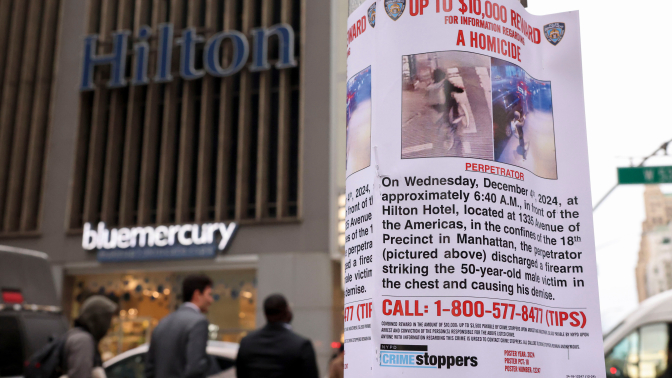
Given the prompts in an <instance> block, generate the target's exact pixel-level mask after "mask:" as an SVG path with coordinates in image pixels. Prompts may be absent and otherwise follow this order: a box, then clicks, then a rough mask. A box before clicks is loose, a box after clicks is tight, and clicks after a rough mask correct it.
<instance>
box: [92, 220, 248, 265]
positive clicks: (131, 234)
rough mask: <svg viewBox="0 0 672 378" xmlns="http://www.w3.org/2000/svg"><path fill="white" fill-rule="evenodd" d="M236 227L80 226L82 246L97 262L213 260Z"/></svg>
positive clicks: (221, 224)
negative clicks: (94, 253)
mask: <svg viewBox="0 0 672 378" xmlns="http://www.w3.org/2000/svg"><path fill="white" fill-rule="evenodd" d="M237 227H238V226H237V224H236V223H234V222H231V223H229V224H228V225H227V224H225V223H206V224H202V225H197V224H184V225H171V226H157V227H151V226H146V227H130V228H127V227H122V228H113V229H108V228H107V227H105V223H103V222H100V223H98V227H97V228H96V229H94V228H93V227H92V226H91V223H85V224H84V233H83V236H82V247H83V248H84V249H85V250H89V251H92V250H98V260H99V261H105V262H109V261H134V260H167V259H185V258H207V257H214V256H215V255H216V253H217V250H220V251H223V250H225V249H226V247H227V246H228V244H229V242H230V241H231V239H232V237H233V235H234V234H235V232H236V230H237Z"/></svg>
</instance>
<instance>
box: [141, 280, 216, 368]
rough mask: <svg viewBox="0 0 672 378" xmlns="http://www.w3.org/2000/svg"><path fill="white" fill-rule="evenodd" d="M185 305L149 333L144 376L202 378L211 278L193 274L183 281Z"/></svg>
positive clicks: (205, 357) (206, 358)
mask: <svg viewBox="0 0 672 378" xmlns="http://www.w3.org/2000/svg"><path fill="white" fill-rule="evenodd" d="M182 298H183V299H184V304H183V305H182V306H180V308H178V309H177V311H175V312H173V313H172V314H170V315H168V316H166V317H165V318H163V319H162V320H161V321H160V322H159V325H158V326H156V328H155V329H154V332H152V339H151V341H150V344H149V351H147V361H146V363H145V376H146V377H147V378H154V377H157V378H172V377H175V378H204V377H205V376H206V375H207V374H208V372H209V369H210V359H209V358H208V355H207V354H206V352H205V348H206V347H207V344H208V326H209V323H208V319H207V318H206V317H205V315H203V314H204V313H206V312H207V311H208V308H209V307H210V305H211V304H212V301H213V299H212V280H211V279H210V278H209V277H208V276H205V275H193V276H189V277H187V278H185V279H184V282H183V283H182Z"/></svg>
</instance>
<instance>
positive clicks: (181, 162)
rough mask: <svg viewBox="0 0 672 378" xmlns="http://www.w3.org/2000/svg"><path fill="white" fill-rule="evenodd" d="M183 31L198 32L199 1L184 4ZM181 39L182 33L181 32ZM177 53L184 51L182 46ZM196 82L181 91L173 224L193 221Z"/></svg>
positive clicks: (191, 81)
mask: <svg viewBox="0 0 672 378" xmlns="http://www.w3.org/2000/svg"><path fill="white" fill-rule="evenodd" d="M187 3H188V6H187V25H186V27H187V28H196V29H198V27H199V26H200V25H199V15H200V12H201V1H200V0H191V1H188V2H187ZM182 35H183V36H184V31H183V32H182ZM180 48H181V49H185V43H184V41H183V42H182V44H181V46H180ZM197 80H201V79H196V80H185V81H184V84H183V87H182V104H181V106H182V112H181V117H180V140H179V143H178V145H179V154H178V162H177V199H176V204H175V222H177V223H186V222H189V221H191V220H193V217H192V216H191V199H192V196H193V195H194V194H195V193H192V180H193V175H192V171H193V165H194V138H195V137H196V130H197V125H198V120H197V119H196V106H195V104H196V96H197V95H198V93H197V90H198V89H197Z"/></svg>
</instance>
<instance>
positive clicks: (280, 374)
mask: <svg viewBox="0 0 672 378" xmlns="http://www.w3.org/2000/svg"><path fill="white" fill-rule="evenodd" d="M264 314H265V315H266V321H267V324H266V326H264V327H263V328H262V329H260V330H257V331H254V332H252V333H250V334H249V335H247V336H245V337H244V338H243V340H242V341H241V342H240V349H238V358H237V359H236V374H237V375H238V378H295V377H301V378H317V377H318V372H317V362H316V360H315V350H314V349H313V344H312V343H311V342H310V340H308V339H306V338H305V337H302V336H299V335H297V334H296V333H294V332H293V331H292V327H291V326H290V325H289V324H290V323H291V321H292V316H293V315H292V310H291V309H290V308H289V304H287V300H286V299H285V297H284V296H282V295H281V294H273V295H270V296H268V297H267V298H266V300H265V301H264Z"/></svg>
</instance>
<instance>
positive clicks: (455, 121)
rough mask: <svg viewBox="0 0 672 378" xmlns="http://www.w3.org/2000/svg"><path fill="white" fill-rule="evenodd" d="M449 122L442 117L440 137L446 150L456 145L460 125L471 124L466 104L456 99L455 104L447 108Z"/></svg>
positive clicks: (439, 130) (463, 126) (464, 126)
mask: <svg viewBox="0 0 672 378" xmlns="http://www.w3.org/2000/svg"><path fill="white" fill-rule="evenodd" d="M447 112H448V123H446V122H445V117H441V119H442V121H441V123H440V125H439V129H438V139H439V141H441V145H442V146H443V148H444V149H445V150H446V151H449V150H451V149H452V148H453V146H454V145H455V140H456V133H457V130H458V128H459V127H462V128H466V127H467V126H469V123H470V119H469V112H468V111H467V107H466V106H464V104H462V103H460V102H459V101H458V100H457V99H455V101H454V103H453V105H452V106H451V107H450V108H449V109H447Z"/></svg>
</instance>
